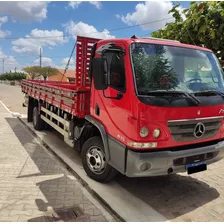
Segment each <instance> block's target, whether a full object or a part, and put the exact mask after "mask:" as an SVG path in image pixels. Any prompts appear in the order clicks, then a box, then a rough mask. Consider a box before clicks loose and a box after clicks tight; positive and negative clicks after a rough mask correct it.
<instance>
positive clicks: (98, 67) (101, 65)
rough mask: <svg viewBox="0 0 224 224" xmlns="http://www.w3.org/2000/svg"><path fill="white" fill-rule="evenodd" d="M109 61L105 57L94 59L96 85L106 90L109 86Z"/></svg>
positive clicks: (96, 87) (97, 87) (98, 88)
mask: <svg viewBox="0 0 224 224" xmlns="http://www.w3.org/2000/svg"><path fill="white" fill-rule="evenodd" d="M107 74H108V63H107V60H106V59H105V58H103V57H97V58H94V59H93V79H94V87H95V89H97V90H105V89H106V88H107V87H108V75H107Z"/></svg>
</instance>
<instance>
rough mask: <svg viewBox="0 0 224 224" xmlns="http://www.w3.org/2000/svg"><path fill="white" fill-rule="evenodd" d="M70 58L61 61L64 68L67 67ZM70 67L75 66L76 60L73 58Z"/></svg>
mask: <svg viewBox="0 0 224 224" xmlns="http://www.w3.org/2000/svg"><path fill="white" fill-rule="evenodd" d="M68 60H69V57H67V58H64V59H63V60H61V65H62V66H66V65H67V63H68ZM69 65H75V60H74V58H71V60H70V63H69Z"/></svg>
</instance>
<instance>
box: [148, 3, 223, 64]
mask: <svg viewBox="0 0 224 224" xmlns="http://www.w3.org/2000/svg"><path fill="white" fill-rule="evenodd" d="M178 7H179V4H177V5H175V6H174V7H173V8H172V9H171V10H170V11H169V14H172V15H173V17H174V19H175V21H174V22H171V23H167V24H166V26H165V28H163V29H160V30H158V31H154V32H152V34H151V35H152V37H157V38H164V39H172V40H178V41H180V42H182V43H187V44H195V45H199V46H204V47H207V48H209V49H211V50H213V52H214V53H215V54H216V55H217V57H221V59H222V60H224V2H222V1H217V2H214V1H213V2H212V1H211V2H191V4H190V8H188V9H185V10H183V12H182V14H181V12H180V11H179V10H178Z"/></svg>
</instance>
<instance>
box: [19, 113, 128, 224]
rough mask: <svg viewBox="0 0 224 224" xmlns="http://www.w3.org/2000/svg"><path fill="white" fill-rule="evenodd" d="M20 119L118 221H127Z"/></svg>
mask: <svg viewBox="0 0 224 224" xmlns="http://www.w3.org/2000/svg"><path fill="white" fill-rule="evenodd" d="M17 118H18V120H19V121H20V122H21V123H22V124H23V125H24V126H25V127H26V128H27V129H28V130H29V131H30V132H31V133H32V134H33V135H34V136H35V137H36V138H37V139H38V141H39V142H40V143H41V144H42V145H43V146H44V147H45V149H46V150H48V151H49V152H50V153H51V154H53V155H54V156H55V157H56V159H57V160H58V161H59V162H60V163H62V164H63V166H64V167H65V168H66V169H67V170H68V171H69V172H70V173H72V174H73V175H74V176H75V177H76V178H77V179H78V180H79V182H80V183H81V184H82V186H83V187H84V188H85V189H86V190H87V191H88V192H89V193H90V194H91V195H92V196H93V197H95V198H96V199H97V200H98V201H99V202H100V203H101V204H102V206H103V207H104V208H105V209H106V210H107V212H109V213H110V214H111V215H112V216H113V217H114V218H115V220H116V221H117V222H126V220H125V219H123V218H122V217H121V216H120V215H119V214H118V213H117V212H116V211H114V209H112V208H111V206H110V205H109V204H108V203H107V202H106V201H105V200H104V199H103V198H102V197H101V196H100V195H99V194H98V193H97V192H95V191H94V190H93V189H92V188H91V187H90V186H89V185H88V183H87V182H86V181H85V180H83V178H82V177H81V176H80V175H79V174H78V173H77V172H76V171H75V170H74V169H72V168H71V166H69V165H68V164H67V163H66V162H65V161H64V160H63V159H62V158H61V157H60V156H59V155H58V154H57V153H56V152H55V151H54V150H53V149H52V148H51V147H50V146H49V145H48V144H46V143H45V142H44V141H43V140H42V139H41V138H40V137H39V136H38V135H37V134H36V133H35V131H33V130H32V129H31V128H30V127H29V126H28V125H27V124H26V123H25V122H24V121H23V120H22V119H21V117H20V116H18V117H17Z"/></svg>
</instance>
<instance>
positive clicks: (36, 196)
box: [0, 104, 114, 222]
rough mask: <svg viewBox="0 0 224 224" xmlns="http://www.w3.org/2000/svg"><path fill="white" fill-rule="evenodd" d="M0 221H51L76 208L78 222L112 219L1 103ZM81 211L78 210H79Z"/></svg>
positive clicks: (63, 218) (63, 219) (61, 217)
mask: <svg viewBox="0 0 224 224" xmlns="http://www.w3.org/2000/svg"><path fill="white" fill-rule="evenodd" d="M0 127H1V128H0V221H1V222H2V221H5V222H6V221H14V222H16V221H38V222H39V221H53V220H52V217H53V215H54V216H55V217H58V216H59V217H60V220H61V221H66V218H65V217H63V216H61V214H62V213H59V212H58V209H65V208H71V207H78V208H79V209H80V210H77V212H79V214H80V216H78V220H80V221H111V220H114V219H113V218H112V217H111V216H110V215H109V214H108V213H107V212H106V211H105V209H104V208H103V207H102V206H101V205H99V203H98V202H96V200H95V199H94V198H93V197H92V196H91V195H90V194H89V193H88V192H87V191H86V190H85V189H84V188H83V187H82V185H81V184H80V183H79V182H78V181H77V180H76V179H75V178H74V176H72V175H70V174H69V173H68V172H67V171H66V170H65V169H63V166H62V165H61V164H60V163H59V162H57V161H56V160H55V159H54V157H53V156H51V155H50V154H49V153H47V152H46V151H45V150H44V148H43V147H42V146H41V145H40V144H39V143H38V142H37V141H36V139H35V138H34V137H33V135H31V134H30V132H29V131H28V130H27V128H25V126H24V125H23V124H22V123H21V122H20V121H19V120H18V119H17V118H14V117H12V116H10V114H9V113H7V111H6V110H5V109H4V108H3V106H2V104H0ZM80 211H81V212H80Z"/></svg>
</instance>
